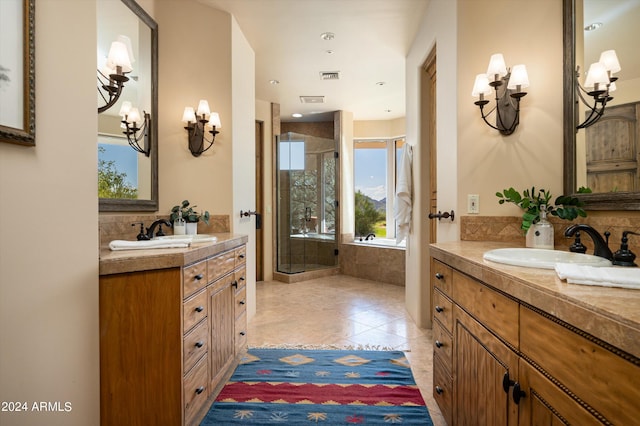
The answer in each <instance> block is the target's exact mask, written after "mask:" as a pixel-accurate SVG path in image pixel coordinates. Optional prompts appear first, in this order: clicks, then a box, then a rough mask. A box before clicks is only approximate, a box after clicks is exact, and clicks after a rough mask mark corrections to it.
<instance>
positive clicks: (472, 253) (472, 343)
mask: <svg viewBox="0 0 640 426" xmlns="http://www.w3.org/2000/svg"><path fill="white" fill-rule="evenodd" d="M502 247H507V245H506V244H504V243H491V242H470V241H458V242H450V243H438V244H432V245H431V276H432V278H431V283H430V284H431V286H432V289H433V299H432V300H433V306H432V308H433V317H434V325H433V338H434V361H433V363H434V379H433V389H434V391H433V396H434V398H435V399H436V401H437V403H438V405H439V406H440V409H441V410H442V413H443V415H444V417H445V419H446V421H447V423H448V424H449V425H450V426H451V425H463V424H491V425H532V424H546V425H551V424H554V425H555V424H577V425H590V424H620V425H623V424H624V425H627V424H635V423H637V421H638V419H640V406H638V404H637V401H638V400H640V387H639V386H638V383H639V382H640V290H630V289H618V288H607V287H595V286H581V285H572V284H567V283H566V282H563V281H561V280H560V279H559V278H558V277H557V275H556V273H555V271H554V270H542V269H535V268H525V267H519V266H509V265H502V264H498V263H493V262H489V261H485V260H483V258H482V255H483V253H484V252H485V251H487V250H491V249H495V248H502Z"/></svg>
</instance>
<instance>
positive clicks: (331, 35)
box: [320, 32, 336, 41]
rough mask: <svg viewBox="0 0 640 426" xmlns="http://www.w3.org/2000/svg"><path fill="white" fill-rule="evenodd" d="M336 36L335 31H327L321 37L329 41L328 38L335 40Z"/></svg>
mask: <svg viewBox="0 0 640 426" xmlns="http://www.w3.org/2000/svg"><path fill="white" fill-rule="evenodd" d="M335 36H336V35H335V34H334V33H330V32H326V33H322V34H320V38H321V39H323V40H327V41H328V40H333V38H334V37H335Z"/></svg>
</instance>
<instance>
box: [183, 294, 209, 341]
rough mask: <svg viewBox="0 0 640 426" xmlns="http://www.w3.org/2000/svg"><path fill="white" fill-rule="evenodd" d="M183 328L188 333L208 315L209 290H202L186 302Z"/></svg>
mask: <svg viewBox="0 0 640 426" xmlns="http://www.w3.org/2000/svg"><path fill="white" fill-rule="evenodd" d="M183 315H184V320H183V323H182V324H183V330H184V332H185V333H186V332H187V331H189V330H190V329H191V327H193V326H194V325H196V324H197V323H199V322H200V321H201V320H202V319H203V318H205V317H206V316H207V292H206V291H201V292H200V293H198V294H196V295H195V296H193V297H191V298H190V299H187V300H186V301H185V302H184V312H183Z"/></svg>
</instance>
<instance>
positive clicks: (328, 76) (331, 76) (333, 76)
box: [320, 71, 340, 80]
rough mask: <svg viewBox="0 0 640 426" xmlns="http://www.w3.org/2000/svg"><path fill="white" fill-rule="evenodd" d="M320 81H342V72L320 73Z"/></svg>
mask: <svg viewBox="0 0 640 426" xmlns="http://www.w3.org/2000/svg"><path fill="white" fill-rule="evenodd" d="M320 80H340V71H320Z"/></svg>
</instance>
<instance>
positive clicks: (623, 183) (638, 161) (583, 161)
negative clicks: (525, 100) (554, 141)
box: [563, 0, 640, 210]
mask: <svg viewBox="0 0 640 426" xmlns="http://www.w3.org/2000/svg"><path fill="white" fill-rule="evenodd" d="M639 16H640V0H563V23H564V27H563V35H564V64H563V67H564V80H563V85H564V193H565V194H573V195H575V196H577V197H579V198H580V199H582V200H583V201H584V202H585V203H586V206H587V209H589V210H640V190H639V189H637V188H638V187H640V178H639V176H640V152H639V151H640V136H639V133H640V130H639V129H640V120H639V119H638V114H640V113H637V114H636V115H635V119H633V118H632V119H630V120H628V121H627V122H626V124H622V125H620V124H617V125H615V124H611V123H612V122H608V123H606V121H607V119H609V118H612V117H613V116H614V115H616V114H618V115H619V113H617V112H616V111H617V110H620V108H625V109H629V108H636V107H637V105H640V53H638V50H637V48H636V47H635V44H636V41H637V40H638V39H639V37H640V32H639V31H638V29H639V26H638V25H637V22H639V20H640V17H639ZM598 23H600V24H602V25H601V26H600V27H599V29H597V30H595V31H585V27H587V26H589V25H591V24H596V26H598V25H597V24H598ZM605 46H606V47H605ZM609 49H614V50H616V53H617V56H618V59H619V61H620V65H621V68H622V70H621V71H620V72H619V73H618V74H616V76H618V77H619V80H618V81H616V86H617V87H616V89H617V90H616V91H614V92H612V94H611V95H612V96H613V98H614V99H613V100H612V101H610V102H608V103H607V107H606V108H605V113H604V115H603V118H601V119H600V121H599V122H597V123H596V124H595V125H593V126H591V127H587V128H586V129H580V130H579V131H577V130H576V126H577V125H578V124H579V123H581V122H583V121H584V118H585V110H584V107H583V106H582V105H581V102H580V100H579V98H578V96H577V94H576V90H575V88H576V84H577V81H578V80H580V82H581V83H583V82H584V75H585V73H586V70H588V68H589V65H590V64H591V63H593V62H597V61H598V59H599V55H600V53H601V51H604V50H609ZM578 66H579V67H580V68H579V69H580V71H579V73H580V75H581V76H580V77H578V76H577V73H576V67H578ZM607 110H609V111H607ZM638 111H640V109H638ZM622 146H624V147H623V148H621V147H622ZM606 151H608V154H607V153H605V152H606ZM614 151H615V153H614ZM623 151H624V155H622V154H620V153H621V152H623ZM594 153H596V155H594ZM597 153H605V154H604V155H602V154H601V158H600V159H599V158H596V157H597ZM619 154H620V155H619ZM623 157H624V158H623ZM594 158H595V160H594ZM607 167H608V170H607ZM590 170H592V171H591V172H590ZM603 170H604V171H605V172H607V173H609V177H604V178H603V177H602V176H604V174H602V171H603ZM623 172H624V173H623ZM590 173H591V176H590ZM598 173H600V174H599V175H598ZM611 176H614V177H611ZM594 182H596V184H593V183H594ZM590 183H591V184H590ZM598 184H600V185H598ZM581 186H586V187H591V186H594V187H596V189H594V191H593V193H590V194H577V191H578V188H580V187H581Z"/></svg>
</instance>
